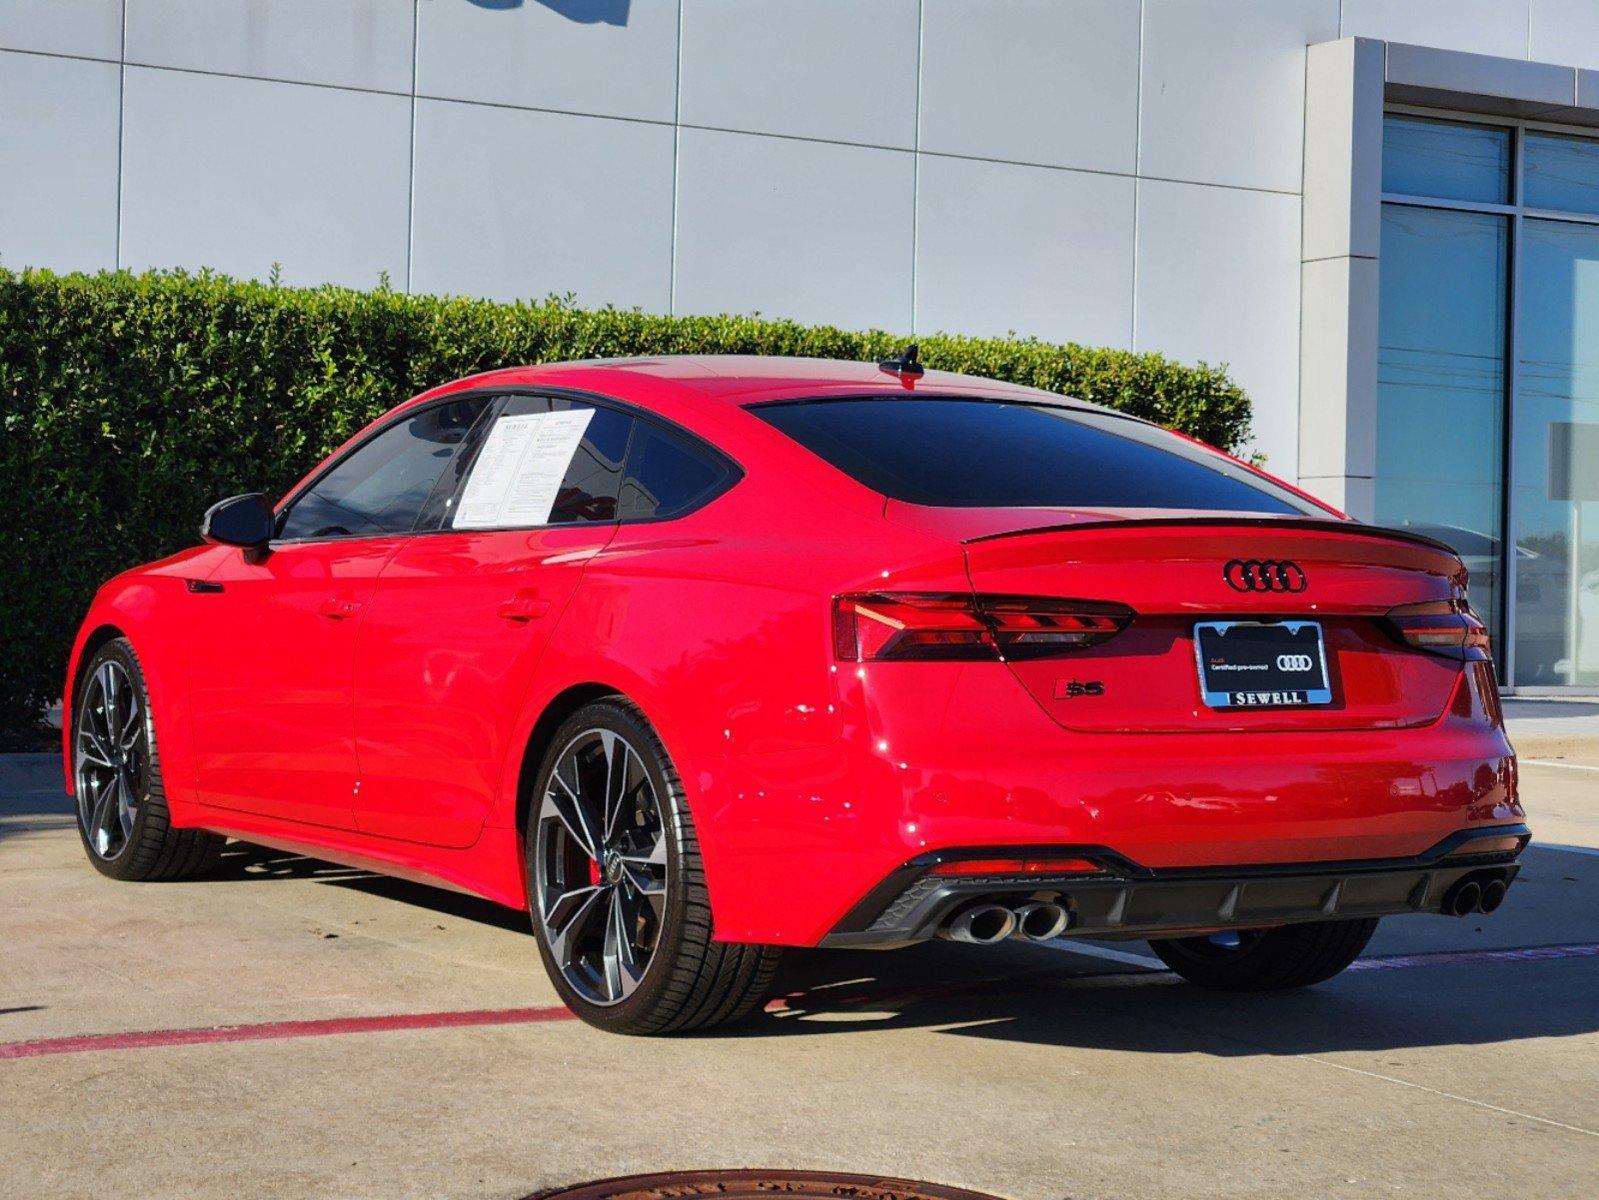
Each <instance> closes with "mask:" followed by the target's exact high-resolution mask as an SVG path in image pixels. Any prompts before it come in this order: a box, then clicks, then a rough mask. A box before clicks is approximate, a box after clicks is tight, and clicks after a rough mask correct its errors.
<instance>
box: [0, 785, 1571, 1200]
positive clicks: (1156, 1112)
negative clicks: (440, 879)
mask: <svg viewBox="0 0 1599 1200" xmlns="http://www.w3.org/2000/svg"><path fill="white" fill-rule="evenodd" d="M1523 784H1524V793H1525V796H1526V800H1527V803H1528V807H1529V812H1530V815H1529V820H1530V823H1531V824H1532V825H1533V828H1534V830H1535V833H1536V839H1537V840H1536V843H1535V846H1534V848H1533V849H1532V850H1530V851H1529V852H1528V856H1527V859H1526V868H1525V870H1524V872H1523V874H1522V877H1521V880H1520V882H1518V883H1517V885H1516V886H1515V888H1514V889H1513V890H1512V892H1511V895H1510V898H1509V900H1508V901H1507V903H1506V905H1505V907H1504V908H1503V909H1502V910H1501V911H1500V912H1499V913H1497V914H1495V915H1494V916H1493V917H1492V918H1482V917H1478V918H1474V919H1471V920H1463V921H1451V920H1446V919H1443V918H1420V917H1417V918H1399V919H1394V920H1390V921H1388V922H1386V923H1385V925H1384V927H1383V928H1382V930H1381V931H1380V932H1379V933H1378V936H1377V938H1376V939H1375V940H1374V941H1373V943H1372V945H1371V947H1370V949H1369V951H1368V956H1369V957H1368V958H1367V959H1365V960H1363V961H1362V962H1361V963H1360V964H1357V967H1358V969H1356V970H1352V971H1351V972H1349V973H1347V974H1345V975H1344V976H1341V977H1340V978H1339V979H1337V980H1334V981H1333V982H1331V983H1329V984H1325V985H1323V986H1321V987H1319V988H1315V989H1312V990H1310V991H1306V992H1302V993H1297V994H1291V995H1284V996H1272V997H1230V996H1220V995H1214V994H1206V993H1203V992H1200V991H1197V990H1195V989H1193V988H1191V987H1189V986H1188V985H1186V984H1183V983H1181V982H1179V981H1177V980H1176V979H1174V977H1172V976H1171V975H1170V974H1169V973H1166V972H1164V971H1161V970H1159V969H1158V967H1159V964H1158V963H1155V962H1153V961H1152V960H1151V959H1149V958H1148V957H1147V947H1145V946H1144V945H1143V944H1142V943H1139V942H1128V943H1116V944H1105V945H1104V946H1102V947H1099V948H1097V950H1096V948H1094V947H1090V948H1088V949H1089V951H1090V952H1089V953H1083V952H1078V951H1074V950H1069V949H1066V948H1057V947H1056V946H1028V945H1020V944H1018V945H1011V944H1008V943H1007V944H1006V945H1005V946H1004V947H1002V948H1000V949H996V950H985V949H980V948H975V947H964V946H955V945H950V944H945V943H940V944H936V945H929V946H926V947H920V948H917V949H914V950H909V951H902V952H897V953H892V954H880V953H879V954H870V953H829V954H821V953H811V954H804V955H794V956H791V959H790V961H789V963H788V965H787V966H786V967H785V970H784V974H783V977H782V978H781V979H780V981H779V986H778V989H777V994H776V996H774V1000H773V1003H772V1004H771V1005H770V1006H769V1007H768V1009H767V1011H766V1012H765V1013H764V1014H762V1015H761V1016H759V1017H758V1018H756V1019H755V1020H753V1021H752V1022H751V1023H749V1024H748V1025H747V1026H745V1027H743V1028H741V1029H739V1030H737V1031H734V1032H731V1033H726V1034H722V1035H719V1036H716V1037H700V1038H685V1039H675V1040H659V1041H638V1040H628V1039H622V1038H617V1037H612V1036H607V1035H604V1034H600V1033H597V1032H595V1031H592V1030H590V1029H588V1028H587V1027H585V1026H583V1025H582V1024H580V1023H579V1022H577V1021H575V1020H571V1019H567V1018H566V1017H565V1014H564V1013H563V1012H562V1011H560V1010H559V1006H558V1004H557V1002H556V999H555V996H554V993H553V991H552V990H551V989H550V987H549V985H548V984H547V983H546V982H545V980H544V978H543V975H542V972H541V970H540V968H539V965H538V960H537V955H536V952H535V950H534V947H533V945H532V941H531V937H530V935H529V934H528V932H527V923H526V920H525V918H522V917H519V916H518V915H517V914H515V913H510V912H506V911H504V910H501V909H497V908H495V907H494V906H492V905H488V904H486V903H479V902H477V901H475V900H472V899H469V898H465V897H461V896H456V895H453V894H451V893H447V892H438V891H433V890H430V889H427V888H422V887H417V886H414V885H411V884H406V883H400V882H396V881H391V880H385V879H378V878H374V877H372V876H369V875H365V874H363V873H361V872H357V871H349V870H345V869H343V868H339V867H332V866H328V865H326V864H322V863H317V862H312V861H310V860H306V859H298V858H291V857H287V856H282V855H277V854H273V853H269V852H265V851H256V850H251V849H249V848H246V847H235V848H234V852H233V853H232V854H231V855H230V857H229V862H228V865H227V868H226V870H225V871H224V872H223V873H222V874H221V875H220V876H219V877H218V878H217V879H215V880H211V881H207V882H197V883H187V884H145V885H133V884H117V883H113V882H111V881H109V880H106V879H103V878H101V877H100V876H99V875H97V874H96V873H95V872H94V871H92V870H91V869H90V868H89V867H88V865H87V864H86V863H84V862H83V861H82V857H81V851H80V850H79V847H78V841H77V836H76V834H75V832H74V831H73V828H72V825H71V821H70V817H69V816H68V810H67V808H66V801H65V798H64V797H63V796H62V794H61V790H60V785H59V776H58V773H57V767H56V764H55V760H53V759H51V758H49V757H47V756H20V755H19V756H10V757H0V1117H3V1119H0V1195H3V1196H18V1197H29V1198H30V1200H31V1198H33V1197H43V1196H91V1195H92V1196H97V1197H99V1196H104V1195H106V1194H110V1193H112V1192H116V1193H119V1194H128V1195H137V1196H142V1197H150V1196H183V1197H189V1196H219V1197H220V1196H227V1197H234V1196H239V1195H244V1194H260V1195H270V1196H332V1197H364V1196H372V1197H379V1196H381V1197H385V1198H387V1197H401V1196H403V1197H431V1196H472V1197H516V1196H522V1195H525V1194H527V1193H528V1192H531V1191H534V1190H537V1189H539V1188H543V1187H548V1186H552V1185H555V1184H561V1183H570V1182H575V1181H578V1180H583V1179H591V1178H595V1177H599V1176H605V1175H616V1174H623V1173H628V1172H636V1171H648V1170H663V1169H671V1168H691V1167H706V1166H786V1167H799V1168H805V1167H810V1168H830V1169H838V1170H848V1171H859V1172H883V1173H886V1174H893V1175H901V1176H910V1177H914V1178H920V1179H927V1180H933V1181H937V1182H943V1183H949V1184H956V1185H961V1186H965V1187H970V1188H976V1189H979V1190H983V1191H988V1192H992V1193H996V1194H998V1195H1001V1196H1008V1197H1014V1198H1016V1200H1024V1198H1025V1200H1046V1198H1048V1200H1055V1198H1059V1197H1064V1196H1070V1197H1100V1196H1103V1197H1118V1198H1122V1197H1183V1198H1190V1197H1201V1196H1251V1197H1255V1196H1259V1197H1267V1196H1269V1197H1274V1198H1276V1197H1301V1196H1303V1197H1328V1196H1350V1197H1354V1196H1360V1197H1366V1196H1371V1195H1377V1194H1395V1195H1410V1196H1471V1197H1483V1196H1490V1195H1514V1196H1517V1197H1532V1196H1539V1197H1542V1196H1548V1197H1579V1196H1593V1195H1599V1032H1596V1031H1599V760H1596V759H1591V758H1584V759H1575V758H1566V759H1562V760H1554V761H1553V762H1551V763H1549V764H1546V763H1544V762H1542V761H1526V762H1524V764H1523ZM173 1031H177V1032H173ZM129 1034H140V1035H143V1034H150V1035H151V1036H149V1037H129V1036H127V1035H129Z"/></svg>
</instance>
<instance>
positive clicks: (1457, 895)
mask: <svg viewBox="0 0 1599 1200" xmlns="http://www.w3.org/2000/svg"><path fill="white" fill-rule="evenodd" d="M1509 890H1510V885H1509V884H1507V883H1506V882H1505V881H1504V880H1503V879H1502V878H1500V877H1499V876H1497V875H1476V876H1472V875H1468V876H1466V878H1464V879H1462V880H1460V881H1459V882H1458V883H1456V884H1455V886H1454V887H1452V888H1450V889H1449V890H1448V891H1447V892H1445V893H1444V901H1443V910H1444V912H1445V913H1447V914H1448V915H1449V916H1451V917H1469V916H1470V915H1471V914H1472V913H1483V914H1487V913H1491V912H1493V911H1494V910H1495V909H1497V908H1498V907H1499V906H1500V905H1501V904H1503V903H1504V902H1505V893H1506V892H1507V891H1509Z"/></svg>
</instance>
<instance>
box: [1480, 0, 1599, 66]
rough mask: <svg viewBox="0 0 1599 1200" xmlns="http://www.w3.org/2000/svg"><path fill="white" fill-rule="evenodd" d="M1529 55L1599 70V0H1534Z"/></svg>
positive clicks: (1530, 21)
mask: <svg viewBox="0 0 1599 1200" xmlns="http://www.w3.org/2000/svg"><path fill="white" fill-rule="evenodd" d="M1500 53H1505V51H1500ZM1527 57H1529V58H1531V59H1533V60H1534V61H1536V62H1552V63H1565V64H1566V65H1568V66H1572V67H1586V68H1588V69H1589V70H1599V2H1596V0H1532V15H1531V18H1530V19H1529V21H1528V24H1527Z"/></svg>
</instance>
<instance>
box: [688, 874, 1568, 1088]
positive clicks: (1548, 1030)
mask: <svg viewBox="0 0 1599 1200" xmlns="http://www.w3.org/2000/svg"><path fill="white" fill-rule="evenodd" d="M1524 862H1525V864H1526V865H1525V870H1524V872H1523V876H1522V881H1521V882H1520V883H1518V885H1517V887H1516V888H1514V889H1513V890H1512V901H1511V902H1510V903H1507V905H1506V909H1505V910H1504V911H1505V915H1507V916H1509V917H1511V918H1512V919H1514V921H1515V924H1514V926H1510V925H1508V924H1501V925H1499V926H1497V927H1496V925H1495V923H1494V922H1490V921H1487V920H1484V919H1479V921H1478V923H1477V924H1476V925H1473V924H1472V923H1471V922H1469V921H1465V922H1458V923H1457V922H1455V921H1450V920H1445V919H1443V918H1434V917H1413V918H1397V920H1399V921H1403V922H1410V923H1411V924H1409V926H1408V928H1407V929H1405V931H1404V932H1405V940H1406V946H1405V953H1403V954H1399V955H1394V954H1387V955H1383V954H1375V947H1374V948H1373V951H1371V952H1369V953H1373V954H1374V957H1373V958H1372V959H1371V960H1370V961H1367V962H1364V963H1357V964H1356V967H1355V969H1353V970H1351V971H1349V972H1347V973H1345V974H1343V975H1341V976H1339V977H1337V978H1336V979H1333V980H1330V981H1329V982H1327V983H1324V984H1321V985H1319V986H1317V987H1312V988H1306V989H1303V990H1299V991H1292V992H1279V993H1269V994H1256V995H1248V994H1236V993H1225V992H1214V991H1208V990H1206V989H1203V988H1198V987H1195V986H1193V985H1191V984H1189V983H1187V982H1185V981H1183V980H1182V979H1180V978H1179V977H1177V976H1176V975H1174V974H1172V973H1171V972H1169V971H1165V970H1163V969H1160V968H1161V964H1160V963H1159V962H1158V960H1154V959H1151V960H1150V966H1149V967H1147V968H1146V967H1142V966H1139V965H1136V964H1131V963H1122V962H1111V961H1106V960H1105V959H1103V958H1096V957H1093V956H1092V955H1091V953H1087V954H1078V953H1073V952H1071V951H1070V950H1068V949H1066V948H1065V947H1063V946H1060V945H1056V944H1051V945H1043V946H1039V945H1031V944H1027V943H1019V942H1016V943H1013V942H1005V943H1002V944H1001V945H999V946H995V947H986V948H985V947H976V946H963V945H955V944H952V943H948V942H932V943H926V944H922V945H918V946H914V947H909V948H907V949H904V950H898V951H889V952H870V951H802V952H797V953H791V954H790V955H789V956H788V957H787V958H786V960H785V963H784V967H783V969H782V971H781V972H780V975H779V978H778V980H777V981H776V984H775V986H774V996H775V998H774V999H773V1001H772V1002H771V1003H770V1004H769V1005H768V1006H767V1008H766V1010H765V1011H764V1012H763V1013H761V1014H759V1015H757V1016H756V1017H754V1018H752V1019H751V1020H749V1021H748V1022H745V1023H743V1024H741V1025H740V1026H738V1027H737V1028H734V1029H730V1030H728V1031H726V1032H725V1033H722V1034H719V1035H717V1036H720V1037H731V1038H740V1037H744V1038H750V1037H773V1036H776V1037H782V1036H825V1035H827V1034H830V1033H839V1032H847V1031H860V1030H863V1029H878V1030H888V1029H902V1028H920V1029H927V1028H934V1029H938V1030H939V1031H940V1032H943V1033H947V1034H954V1035H957V1036H962V1037H975V1038H989V1039H994V1040H998V1041H1012V1042H1020V1043H1027V1044H1031V1045H1056V1046H1071V1047H1076V1048H1080V1049H1115V1050H1143V1051H1149V1052H1154V1053H1172V1054H1185V1053H1200V1054H1212V1055H1217V1056H1224V1057H1235V1056H1248V1055H1260V1054H1271V1055H1277V1054H1281V1055H1292V1054H1317V1053H1333V1052H1338V1051H1346V1050H1361V1051H1381V1050H1400V1049H1404V1048H1407V1047H1420V1046H1440V1045H1480V1044H1488V1043H1495V1042H1512V1041H1519V1040H1522V1039H1526V1038H1543V1037H1566V1036H1572V1035H1582V1034H1590V1033H1593V1032H1595V1031H1596V1030H1599V999H1596V997H1599V954H1595V953H1593V951H1592V949H1591V947H1592V945H1593V943H1595V942H1599V858H1596V857H1594V856H1592V855H1584V854H1580V853H1575V852H1570V851H1564V850H1559V849H1553V848H1547V849H1546V848H1541V847H1536V846H1535V847H1533V848H1532V849H1531V850H1529V851H1528V853H1527V857H1526V858H1525V860H1524ZM1516 909H1519V910H1520V912H1519V913H1518V912H1517V911H1515V910H1516ZM1429 923H1431V924H1429ZM1518 931H1519V932H1523V933H1531V934H1532V936H1528V937H1522V938H1518V937H1517V936H1516V933H1517V932H1518ZM1489 938H1498V940H1494V941H1489V940H1488V939H1489ZM1116 945H1117V946H1120V947H1124V948H1125V950H1126V951H1138V952H1143V951H1144V950H1145V948H1144V947H1143V946H1142V944H1140V943H1137V942H1127V943H1116ZM1551 946H1553V947H1577V948H1578V949H1574V950H1565V951H1562V950H1556V951H1546V952H1544V953H1543V954H1539V953H1530V954H1517V953H1516V952H1515V951H1516V950H1517V949H1520V948H1524V947H1551ZM1090 949H1091V948H1090Z"/></svg>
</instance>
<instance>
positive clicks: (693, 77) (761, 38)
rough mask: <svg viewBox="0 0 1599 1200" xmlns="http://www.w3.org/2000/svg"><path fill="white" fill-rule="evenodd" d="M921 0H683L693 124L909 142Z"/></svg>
mask: <svg viewBox="0 0 1599 1200" xmlns="http://www.w3.org/2000/svg"><path fill="white" fill-rule="evenodd" d="M917 7H918V5H917V0H874V2H873V3H871V4H861V3H860V2H859V0H768V2H766V3H761V4H751V3H750V2H749V0H683V82H682V112H681V117H682V120H683V122H684V124H687V125H706V126H711V127H713V128H717V129H736V130H742V131H746V132H750V133H779V134H786V135H788V136H790V137H806V138H822V139H826V140H830V141H840V142H860V143H863V144H866V145H874V146H897V147H901V148H904V149H910V148H911V147H912V146H913V145H914V144H915V139H916V70H917V40H916V29H917Z"/></svg>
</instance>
